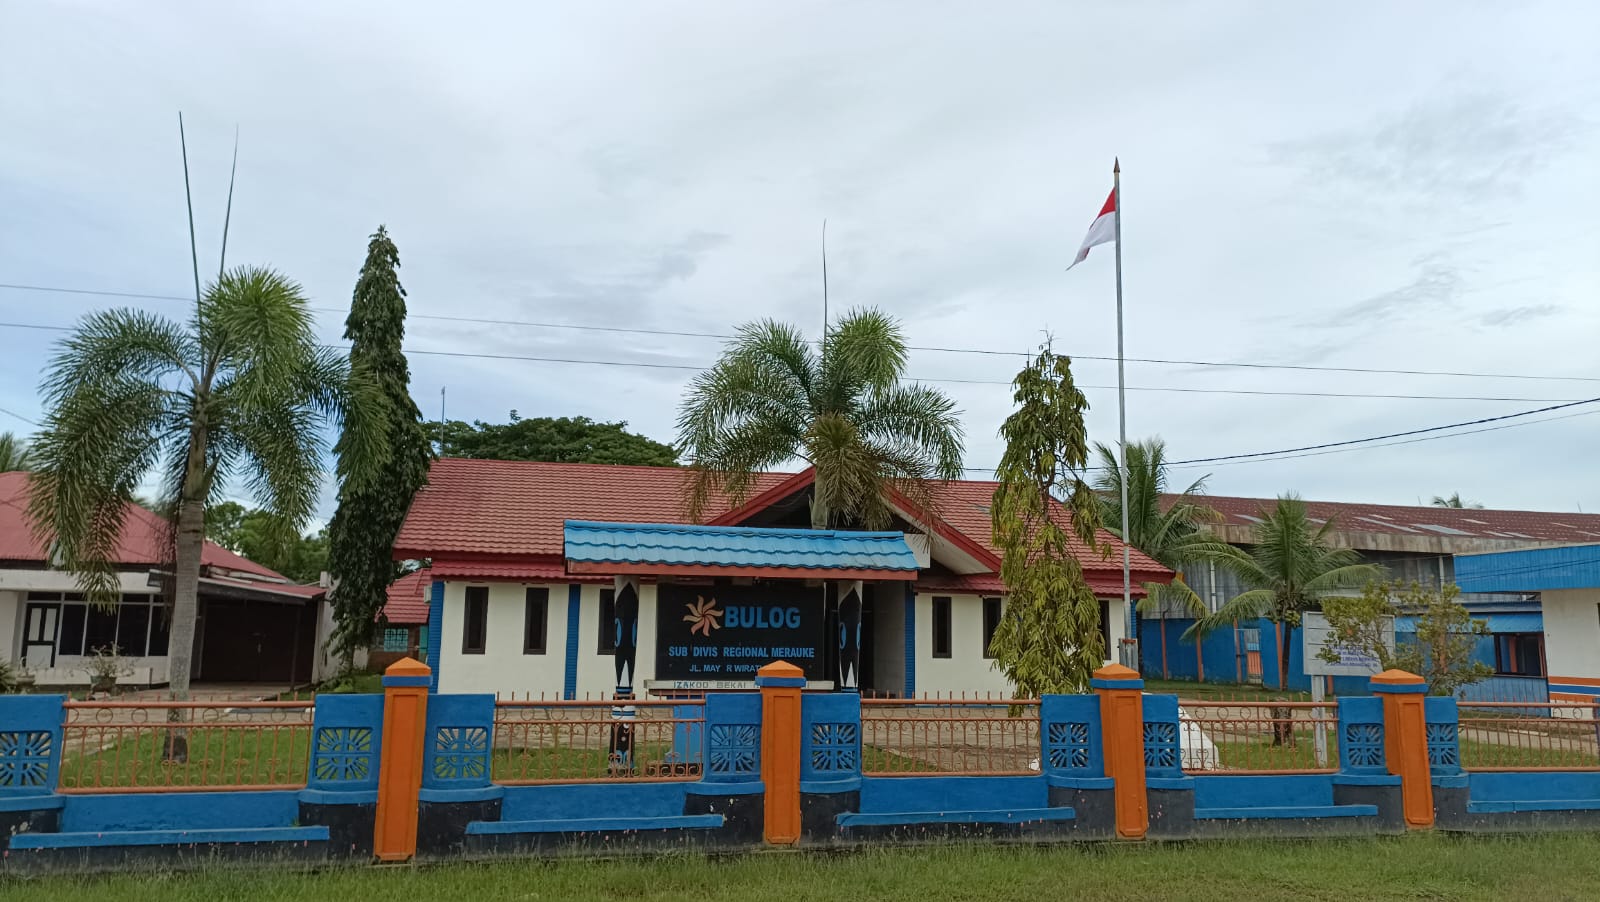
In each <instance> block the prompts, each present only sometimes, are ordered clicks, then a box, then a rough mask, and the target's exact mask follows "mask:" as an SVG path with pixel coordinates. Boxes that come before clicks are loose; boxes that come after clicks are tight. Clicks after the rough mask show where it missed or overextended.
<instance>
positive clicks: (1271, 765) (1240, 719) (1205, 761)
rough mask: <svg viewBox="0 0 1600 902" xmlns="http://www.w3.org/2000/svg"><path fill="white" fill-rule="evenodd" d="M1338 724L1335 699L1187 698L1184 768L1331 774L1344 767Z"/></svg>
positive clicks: (1182, 716) (1181, 716)
mask: <svg viewBox="0 0 1600 902" xmlns="http://www.w3.org/2000/svg"><path fill="white" fill-rule="evenodd" d="M1338 725H1339V709H1338V707H1337V706H1336V705H1334V704H1332V703H1331V702H1330V703H1327V704H1322V705H1318V704H1315V703H1312V702H1287V701H1265V702H1262V701H1254V702H1251V701H1225V702H1195V701H1185V702H1183V703H1182V704H1181V705H1180V707H1179V709H1178V726H1179V727H1180V730H1179V746H1180V754H1181V755H1182V758H1183V769H1184V770H1185V771H1187V772H1189V773H1196V774H1218V773H1227V774H1315V773H1332V772H1334V771H1336V770H1338V769H1339V747H1338ZM1319 737H1320V740H1319Z"/></svg>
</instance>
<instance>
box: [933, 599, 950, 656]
mask: <svg viewBox="0 0 1600 902" xmlns="http://www.w3.org/2000/svg"><path fill="white" fill-rule="evenodd" d="M933 656H934V657H935V658H948V657H950V599H949V598H948V597H946V596H943V595H940V596H938V597H936V598H934V600H933Z"/></svg>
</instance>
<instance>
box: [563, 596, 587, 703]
mask: <svg viewBox="0 0 1600 902" xmlns="http://www.w3.org/2000/svg"><path fill="white" fill-rule="evenodd" d="M582 610H583V587H582V586H580V585H577V584H576V583H574V584H573V585H570V586H568V587H567V669H566V673H564V674H563V675H562V680H561V697H562V698H565V699H567V700H568V701H571V700H572V699H575V698H577V697H578V620H579V614H580V613H581V612H582Z"/></svg>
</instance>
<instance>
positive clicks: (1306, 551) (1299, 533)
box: [1184, 494, 1384, 689]
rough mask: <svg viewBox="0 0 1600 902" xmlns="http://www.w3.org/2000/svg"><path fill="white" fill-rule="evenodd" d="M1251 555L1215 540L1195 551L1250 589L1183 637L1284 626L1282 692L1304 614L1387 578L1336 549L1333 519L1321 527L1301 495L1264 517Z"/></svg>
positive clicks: (1289, 497) (1280, 666) (1264, 512)
mask: <svg viewBox="0 0 1600 902" xmlns="http://www.w3.org/2000/svg"><path fill="white" fill-rule="evenodd" d="M1259 514H1260V518H1261V522H1260V523H1257V524H1256V526H1255V529H1254V536H1253V537H1252V538H1253V541H1252V543H1251V545H1250V547H1249V549H1248V550H1245V549H1241V548H1236V547H1234V546H1232V545H1227V544H1224V543H1222V542H1217V541H1210V542H1206V543H1202V544H1198V545H1196V546H1195V548H1194V549H1193V551H1194V553H1195V554H1196V555H1197V556H1198V559H1200V560H1209V561H1212V562H1214V563H1216V565H1217V566H1219V567H1222V568H1224V569H1226V570H1228V571H1229V572H1231V573H1233V574H1234V575H1235V576H1236V577H1238V578H1239V581H1240V583H1242V584H1243V585H1244V586H1246V587H1247V588H1246V589H1245V591H1244V592H1241V593H1240V594H1238V595H1236V596H1234V597H1233V598H1232V599H1230V600H1229V601H1228V602H1227V603H1225V604H1223V605H1222V607H1220V608H1218V609H1217V611H1216V612H1215V613H1213V614H1211V615H1210V616H1207V617H1205V618H1202V619H1201V620H1200V621H1199V622H1197V623H1195V625H1194V626H1192V627H1190V628H1189V630H1188V632H1186V633H1185V634H1184V638H1186V639H1188V638H1191V637H1194V636H1204V635H1205V634H1207V633H1209V632H1211V631H1212V630H1214V629H1217V628H1218V627H1221V626H1226V625H1228V624H1231V623H1234V622H1235V621H1239V620H1254V619H1256V618H1263V617H1264V618H1266V619H1267V620H1270V621H1272V622H1273V623H1275V624H1279V625H1280V626H1282V627H1283V629H1281V630H1280V633H1281V637H1280V646H1279V648H1278V688H1280V689H1287V688H1288V685H1289V643H1290V635H1291V633H1292V632H1293V627H1294V625H1295V624H1296V623H1298V622H1299V619H1300V612H1302V611H1307V610H1311V609H1313V608H1315V607H1317V606H1318V603H1319V601H1320V600H1321V599H1322V598H1323V597H1324V596H1327V595H1332V594H1335V593H1338V592H1342V591H1348V590H1353V589H1359V588H1360V587H1361V586H1363V585H1365V584H1366V583H1369V582H1372V581H1374V580H1381V579H1383V578H1384V572H1383V568H1382V567H1379V566H1378V565H1376V564H1363V563H1361V558H1360V556H1359V555H1357V554H1356V553H1355V552H1354V551H1351V550H1350V549H1348V548H1334V547H1333V546H1332V545H1331V544H1330V542H1329V536H1330V535H1331V534H1332V533H1333V531H1334V528H1335V527H1334V521H1333V519H1332V518H1329V520H1328V521H1327V522H1325V523H1323V524H1322V525H1321V526H1320V527H1316V526H1313V525H1312V523H1311V521H1310V519H1309V518H1308V517H1307V516H1306V503H1305V502H1304V501H1302V500H1300V497H1299V496H1298V495H1294V494H1288V495H1284V496H1282V497H1280V498H1279V499H1278V503H1277V505H1276V506H1274V507H1273V508H1272V509H1271V510H1262V511H1260V512H1259Z"/></svg>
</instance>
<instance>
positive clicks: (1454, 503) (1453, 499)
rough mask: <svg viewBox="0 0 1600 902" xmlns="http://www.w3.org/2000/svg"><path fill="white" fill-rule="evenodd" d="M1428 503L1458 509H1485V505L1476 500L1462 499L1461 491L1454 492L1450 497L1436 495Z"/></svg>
mask: <svg viewBox="0 0 1600 902" xmlns="http://www.w3.org/2000/svg"><path fill="white" fill-rule="evenodd" d="M1428 503H1429V504H1432V505H1433V506H1434V507H1453V508H1456V509H1458V510H1483V505H1481V504H1479V503H1478V502H1476V501H1462V500H1461V493H1460V492H1452V493H1451V494H1450V497H1449V498H1446V497H1445V496H1443V495H1434V496H1433V500H1432V501H1430V502H1428Z"/></svg>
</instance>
